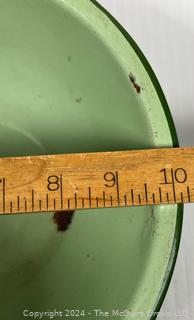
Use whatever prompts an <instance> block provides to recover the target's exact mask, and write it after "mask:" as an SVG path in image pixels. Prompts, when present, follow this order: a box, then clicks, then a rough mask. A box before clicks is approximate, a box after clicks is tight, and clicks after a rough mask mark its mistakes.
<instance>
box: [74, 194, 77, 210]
mask: <svg viewBox="0 0 194 320" xmlns="http://www.w3.org/2000/svg"><path fill="white" fill-rule="evenodd" d="M74 199H75V209H77V193H75V194H74Z"/></svg>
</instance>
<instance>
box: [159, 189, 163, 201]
mask: <svg viewBox="0 0 194 320" xmlns="http://www.w3.org/2000/svg"><path fill="white" fill-rule="evenodd" d="M159 197H160V202H161V203H162V190H161V188H160V187H159Z"/></svg>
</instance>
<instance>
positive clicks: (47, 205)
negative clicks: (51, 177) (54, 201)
mask: <svg viewBox="0 0 194 320" xmlns="http://www.w3.org/2000/svg"><path fill="white" fill-rule="evenodd" d="M46 209H47V211H48V209H49V195H48V193H47V194H46Z"/></svg>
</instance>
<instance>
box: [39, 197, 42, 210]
mask: <svg viewBox="0 0 194 320" xmlns="http://www.w3.org/2000/svg"><path fill="white" fill-rule="evenodd" d="M39 210H40V211H41V210H42V201H41V199H40V200H39Z"/></svg>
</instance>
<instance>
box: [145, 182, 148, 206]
mask: <svg viewBox="0 0 194 320" xmlns="http://www.w3.org/2000/svg"><path fill="white" fill-rule="evenodd" d="M144 188H145V198H146V204H148V187H147V183H145V184H144Z"/></svg>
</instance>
